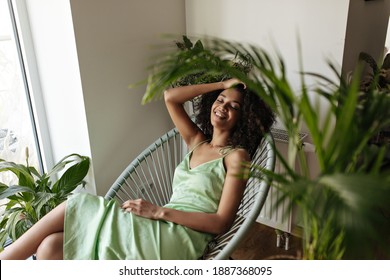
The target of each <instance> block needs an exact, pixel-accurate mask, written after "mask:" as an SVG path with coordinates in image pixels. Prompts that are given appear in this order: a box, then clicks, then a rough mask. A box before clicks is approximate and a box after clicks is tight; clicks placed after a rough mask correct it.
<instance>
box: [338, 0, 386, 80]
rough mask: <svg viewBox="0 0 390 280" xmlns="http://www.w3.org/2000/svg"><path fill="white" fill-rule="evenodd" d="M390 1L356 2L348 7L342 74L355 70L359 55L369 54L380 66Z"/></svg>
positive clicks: (353, 1) (352, 2) (355, 0)
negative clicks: (361, 53) (362, 53)
mask: <svg viewBox="0 0 390 280" xmlns="http://www.w3.org/2000/svg"><path fill="white" fill-rule="evenodd" d="M389 10H390V1H389V0H381V1H368V2H367V1H357V0H352V1H351V2H350V5H349V11H348V22H347V33H346V38H345V48H344V57H343V73H344V74H347V73H348V72H350V71H352V70H353V69H355V67H356V65H357V63H358V57H359V53H360V52H362V51H364V52H366V53H368V54H370V55H371V56H372V57H373V58H374V59H375V60H376V61H377V62H378V65H379V66H380V65H381V64H382V59H383V56H384V48H385V45H386V34H387V29H388V28H387V27H388V22H389Z"/></svg>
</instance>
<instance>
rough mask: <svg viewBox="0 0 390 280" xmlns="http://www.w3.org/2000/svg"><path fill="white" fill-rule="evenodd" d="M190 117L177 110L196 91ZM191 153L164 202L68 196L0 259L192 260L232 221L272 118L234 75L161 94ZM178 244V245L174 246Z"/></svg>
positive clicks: (258, 100) (190, 98) (272, 120)
mask: <svg viewBox="0 0 390 280" xmlns="http://www.w3.org/2000/svg"><path fill="white" fill-rule="evenodd" d="M198 96H199V97H200V98H201V100H200V101H199V102H198V104H197V112H198V116H197V123H198V125H196V124H195V123H194V122H192V120H191V118H190V117H189V116H188V115H187V113H186V112H185V110H184V108H183V104H184V103H185V102H186V101H189V100H192V99H193V98H195V97H198ZM164 97H165V103H166V106H167V109H168V111H169V114H170V116H171V118H172V121H173V122H174V124H175V126H176V127H177V129H178V130H179V132H180V134H181V136H182V137H183V139H184V141H185V142H186V144H187V145H188V148H189V150H190V152H189V153H188V154H187V156H186V157H185V159H184V160H183V162H182V163H181V164H179V166H178V167H177V169H176V171H175V176H174V179H173V195H172V198H171V200H170V202H169V203H168V204H167V205H165V206H164V207H160V206H157V205H154V204H152V203H150V202H148V201H145V200H142V199H138V200H129V201H126V202H124V203H123V204H122V205H121V207H119V206H118V205H117V204H116V203H115V202H114V201H106V200H104V199H103V198H101V197H96V196H92V195H88V194H77V195H73V196H71V197H70V198H69V199H68V200H67V201H66V202H64V203H62V204H61V205H59V206H58V207H57V208H55V209H54V210H53V211H52V212H50V213H49V214H47V215H46V216H45V217H43V218H42V219H41V220H40V221H38V222H37V223H36V224H35V225H34V226H33V227H32V228H31V229H30V230H29V231H27V232H26V233H25V234H24V235H23V236H21V237H20V238H19V239H18V240H16V241H15V242H14V243H13V244H12V245H10V246H9V247H8V248H6V249H5V250H4V251H3V252H2V253H0V259H26V258H27V257H29V256H31V255H32V254H34V253H35V252H36V257H37V259H196V258H198V257H200V256H201V255H202V253H203V250H204V249H205V247H206V246H207V243H208V242H209V241H210V240H211V238H212V237H213V235H215V234H220V233H223V232H225V231H227V230H228V229H229V228H230V226H231V224H232V223H233V221H234V218H235V214H236V212H237V209H238V206H239V204H240V201H241V198H242V195H243V192H244V188H245V185H246V180H244V179H242V178H240V177H239V176H237V174H240V173H242V166H243V165H242V163H243V162H248V161H250V156H251V154H253V152H254V151H255V148H256V147H257V146H258V144H259V142H260V140H261V138H262V135H263V134H264V133H266V132H268V131H269V129H270V127H271V125H272V124H273V122H274V115H273V113H272V111H270V110H269V108H268V107H267V106H266V105H265V104H264V102H262V101H261V100H260V98H259V97H258V96H256V94H254V93H252V92H250V91H248V90H246V88H245V86H244V85H243V84H242V83H240V81H239V80H237V79H230V80H227V81H223V82H218V83H209V84H202V85H192V86H184V87H178V88H172V89H169V90H167V91H166V92H165V93H164ZM177 245H182V246H180V248H177Z"/></svg>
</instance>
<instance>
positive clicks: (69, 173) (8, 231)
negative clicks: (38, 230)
mask: <svg viewBox="0 0 390 280" xmlns="http://www.w3.org/2000/svg"><path fill="white" fill-rule="evenodd" d="M28 156H29V155H28V149H26V164H17V163H14V162H10V161H5V160H3V159H0V173H1V172H12V173H13V174H14V175H15V178H16V179H17V182H16V183H15V184H13V183H11V184H8V185H7V184H5V183H4V182H0V199H2V200H3V199H4V200H5V201H6V202H5V204H3V205H2V206H5V211H4V213H2V216H1V221H0V249H3V248H4V244H5V242H6V241H7V239H8V238H10V239H11V240H13V241H14V240H16V239H17V238H19V237H20V236H21V235H22V234H23V233H24V232H25V231H27V230H28V229H29V228H30V227H31V226H32V225H33V224H35V223H36V222H37V221H38V220H39V219H41V218H42V217H43V216H44V215H46V214H47V213H48V212H49V211H51V210H52V209H54V208H55V207H56V206H57V205H59V204H60V203H61V202H63V201H64V200H66V198H67V197H68V196H69V195H70V194H71V193H72V192H73V191H74V190H75V189H76V188H77V187H78V186H81V187H84V186H85V184H86V182H85V181H84V178H85V176H86V175H87V173H88V170H89V165H90V159H89V158H88V157H85V156H81V155H78V154H71V155H68V156H66V157H64V158H63V159H61V160H60V161H59V162H58V163H57V164H56V165H55V166H54V167H53V168H52V169H51V170H50V171H49V172H47V173H42V174H41V173H40V172H38V171H37V170H36V168H34V167H33V166H30V165H29V162H28ZM65 168H66V170H65V171H64V172H62V171H63V170H64V169H65ZM60 173H61V174H62V175H61V176H60V177H59V178H58V175H59V174H60Z"/></svg>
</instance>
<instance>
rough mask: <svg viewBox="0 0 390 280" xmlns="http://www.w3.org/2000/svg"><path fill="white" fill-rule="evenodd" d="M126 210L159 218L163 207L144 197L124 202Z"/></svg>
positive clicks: (146, 216)
mask: <svg viewBox="0 0 390 280" xmlns="http://www.w3.org/2000/svg"><path fill="white" fill-rule="evenodd" d="M122 209H123V210H124V211H125V212H130V213H133V214H135V215H137V216H141V217H144V218H148V219H153V220H158V219H159V216H160V215H159V214H160V212H161V209H162V207H159V206H157V205H154V204H152V203H150V202H149V201H146V200H144V199H141V198H139V199H136V200H127V201H126V202H124V203H123V204H122Z"/></svg>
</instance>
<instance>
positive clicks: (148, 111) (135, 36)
mask: <svg viewBox="0 0 390 280" xmlns="http://www.w3.org/2000/svg"><path fill="white" fill-rule="evenodd" d="M70 3H71V9H72V17H73V25H74V31H75V36H76V45H77V54H78V58H79V65H80V73H81V81H82V88H83V94H84V101H85V109H86V115H87V122H88V129H89V136H90V145H91V151H92V158H93V164H94V171H95V179H96V184H97V192H98V194H105V192H106V191H107V189H108V187H110V186H111V184H112V183H113V182H114V180H115V179H116V177H117V176H118V175H119V174H120V173H121V171H122V170H123V169H124V168H125V167H126V166H127V165H128V163H129V162H130V161H131V160H132V159H134V158H135V156H137V155H138V154H139V153H140V152H141V151H142V150H143V149H144V148H146V147H147V146H149V144H151V143H152V141H154V140H155V139H156V138H157V137H159V136H161V135H162V134H163V133H164V132H166V131H167V130H168V129H170V128H172V127H173V125H172V123H171V121H170V118H169V116H168V114H167V112H166V108H165V105H164V104H163V102H162V101H159V102H153V103H150V104H147V105H145V106H142V105H141V98H142V95H143V93H144V87H139V88H137V89H135V90H129V89H128V86H129V84H130V83H134V82H138V81H140V80H141V79H144V78H146V68H147V66H150V65H151V64H152V62H153V61H152V59H151V58H152V55H153V54H154V53H155V52H156V49H155V47H156V45H157V44H160V43H163V42H164V43H167V41H166V39H163V38H162V35H163V34H184V33H185V12H184V1H183V0H165V1H159V0H149V1H145V0H132V1H128V0H110V1H108V0H83V1H75V0H72V1H70Z"/></svg>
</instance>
